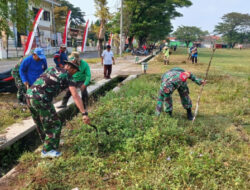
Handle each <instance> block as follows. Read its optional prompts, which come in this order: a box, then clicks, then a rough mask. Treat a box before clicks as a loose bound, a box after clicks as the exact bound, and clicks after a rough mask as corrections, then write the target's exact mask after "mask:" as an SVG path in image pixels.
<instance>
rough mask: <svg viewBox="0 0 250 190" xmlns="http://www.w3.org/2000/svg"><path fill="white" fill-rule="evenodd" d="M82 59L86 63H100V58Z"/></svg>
mask: <svg viewBox="0 0 250 190" xmlns="http://www.w3.org/2000/svg"><path fill="white" fill-rule="evenodd" d="M84 61H86V62H87V63H88V64H95V63H101V58H100V57H98V58H87V59H84Z"/></svg>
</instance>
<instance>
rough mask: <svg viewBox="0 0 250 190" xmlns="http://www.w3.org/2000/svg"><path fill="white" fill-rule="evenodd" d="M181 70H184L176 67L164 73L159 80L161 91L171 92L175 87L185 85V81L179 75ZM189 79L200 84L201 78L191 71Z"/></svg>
mask: <svg viewBox="0 0 250 190" xmlns="http://www.w3.org/2000/svg"><path fill="white" fill-rule="evenodd" d="M183 72H185V70H183V69H181V68H178V67H176V68H173V69H171V70H170V71H168V72H166V73H164V74H163V76H162V81H161V87H160V89H161V91H163V92H165V93H172V92H173V91H174V90H175V89H178V88H180V87H181V86H185V85H186V82H183V81H182V80H181V77H180V76H181V73H183ZM189 79H191V80H192V81H194V82H195V83H196V84H198V85H201V82H202V79H199V78H197V77H196V76H195V75H193V74H192V73H191V74H190V77H189Z"/></svg>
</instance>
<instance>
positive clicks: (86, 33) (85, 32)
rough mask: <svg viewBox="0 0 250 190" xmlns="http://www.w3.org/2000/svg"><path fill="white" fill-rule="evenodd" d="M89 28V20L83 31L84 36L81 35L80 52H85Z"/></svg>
mask: <svg viewBox="0 0 250 190" xmlns="http://www.w3.org/2000/svg"><path fill="white" fill-rule="evenodd" d="M88 28H89V20H88V21H87V23H86V26H85V30H84V34H83V39H82V50H81V51H82V52H85V50H86V42H87V38H88V30H89V29H88Z"/></svg>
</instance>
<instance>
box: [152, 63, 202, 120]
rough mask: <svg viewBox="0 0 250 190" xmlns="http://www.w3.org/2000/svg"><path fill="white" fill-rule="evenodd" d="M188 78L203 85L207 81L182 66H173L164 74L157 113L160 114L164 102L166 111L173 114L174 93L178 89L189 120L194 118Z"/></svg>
mask: <svg viewBox="0 0 250 190" xmlns="http://www.w3.org/2000/svg"><path fill="white" fill-rule="evenodd" d="M187 79H191V80H192V81H194V82H195V83H196V84H198V85H201V84H203V83H204V84H205V81H204V80H202V79H199V78H196V77H195V75H193V74H192V73H190V72H187V71H185V70H184V69H182V68H178V67H176V68H173V69H171V70H170V71H168V72H166V73H165V74H163V76H162V81H161V86H160V91H159V97H158V101H157V106H156V115H157V116H159V115H160V113H161V111H162V108H163V103H164V105H165V109H164V111H165V112H166V113H168V114H169V115H170V116H172V110H173V103H172V94H173V92H174V91H175V90H176V89H177V90H178V92H179V95H180V98H181V103H182V105H183V107H184V108H185V109H186V110H187V118H188V120H193V115H192V110H191V108H192V101H191V99H190V97H189V89H188V86H187V82H186V81H187Z"/></svg>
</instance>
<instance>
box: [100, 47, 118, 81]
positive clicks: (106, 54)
mask: <svg viewBox="0 0 250 190" xmlns="http://www.w3.org/2000/svg"><path fill="white" fill-rule="evenodd" d="M112 63H113V64H114V65H115V59H114V54H113V52H112V51H111V46H110V45H107V49H106V50H105V51H103V53H102V65H104V78H106V79H110V74H111V71H112Z"/></svg>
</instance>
